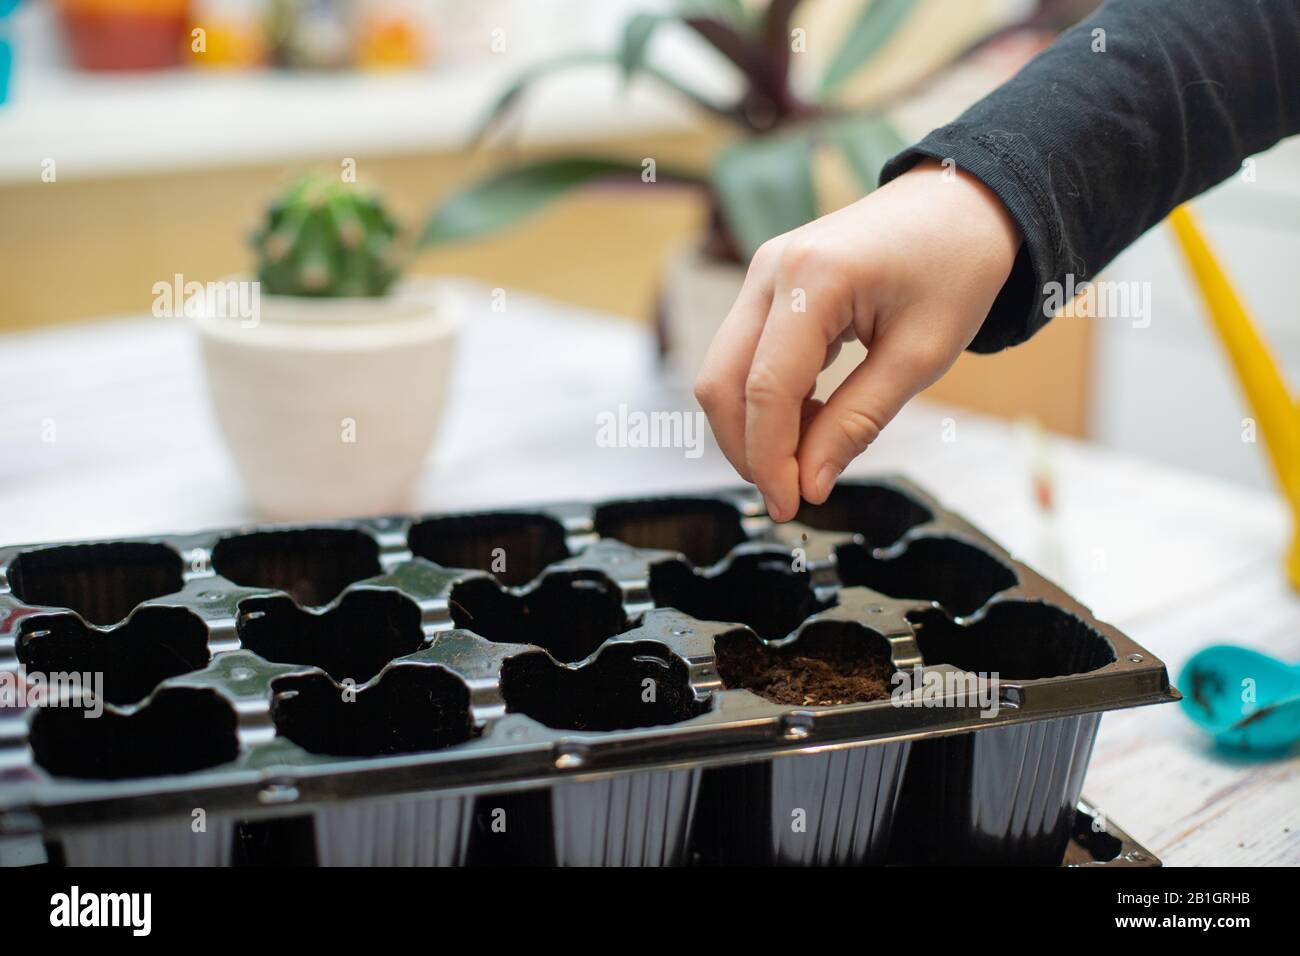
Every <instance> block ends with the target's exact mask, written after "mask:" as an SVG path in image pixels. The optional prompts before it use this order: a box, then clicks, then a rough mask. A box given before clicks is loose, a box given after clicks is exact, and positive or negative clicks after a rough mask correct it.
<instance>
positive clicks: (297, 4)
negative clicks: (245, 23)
mask: <svg viewBox="0 0 1300 956" xmlns="http://www.w3.org/2000/svg"><path fill="white" fill-rule="evenodd" d="M351 6H352V5H351V4H350V3H348V2H346V0H271V7H270V16H269V18H268V21H267V23H268V27H267V33H268V41H269V44H270V52H271V62H273V63H275V64H276V65H277V66H287V67H295V68H298V69H308V70H337V69H342V68H344V67H347V66H351V65H352V48H353V39H352V29H351V26H352V25H351V22H350V21H351Z"/></svg>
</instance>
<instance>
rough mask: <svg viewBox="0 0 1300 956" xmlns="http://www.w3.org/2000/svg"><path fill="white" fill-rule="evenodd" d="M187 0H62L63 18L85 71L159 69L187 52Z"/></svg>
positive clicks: (75, 59)
mask: <svg viewBox="0 0 1300 956" xmlns="http://www.w3.org/2000/svg"><path fill="white" fill-rule="evenodd" d="M189 6H190V5H189V2H188V0H125V2H122V0H111V2H110V0H60V2H59V4H58V9H59V22H60V24H61V25H62V28H63V36H64V39H65V40H66V42H67V44H68V49H69V52H70V53H71V55H72V60H73V62H74V63H75V64H76V65H77V66H78V67H80V68H81V69H83V70H110V71H117V70H161V69H167V68H168V67H173V66H177V65H178V64H179V63H180V62H181V57H182V55H183V53H184V50H185V38H186V35H187V34H186V27H187V26H188V23H189Z"/></svg>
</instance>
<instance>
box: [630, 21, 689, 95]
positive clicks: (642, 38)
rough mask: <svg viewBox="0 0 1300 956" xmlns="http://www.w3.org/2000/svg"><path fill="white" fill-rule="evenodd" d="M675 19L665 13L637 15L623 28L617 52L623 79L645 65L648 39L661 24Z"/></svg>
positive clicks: (648, 44)
mask: <svg viewBox="0 0 1300 956" xmlns="http://www.w3.org/2000/svg"><path fill="white" fill-rule="evenodd" d="M676 19H677V17H676V16H674V15H673V14H667V13H638V14H637V15H636V16H634V17H633V18H632V19H631V20H628V21H627V26H626V27H624V28H623V46H622V48H621V49H620V50H619V63H620V65H621V66H622V67H623V78H624V79H625V80H629V79H631V78H632V74H634V73H635V72H636V71H637V70H639V69H641V67H642V66H644V65H645V53H646V49H647V48H648V47H649V46H650V38H651V37H652V36H654V32H655V30H657V29H658V28H659V25H660V24H661V23H664V22H665V21H667V20H676Z"/></svg>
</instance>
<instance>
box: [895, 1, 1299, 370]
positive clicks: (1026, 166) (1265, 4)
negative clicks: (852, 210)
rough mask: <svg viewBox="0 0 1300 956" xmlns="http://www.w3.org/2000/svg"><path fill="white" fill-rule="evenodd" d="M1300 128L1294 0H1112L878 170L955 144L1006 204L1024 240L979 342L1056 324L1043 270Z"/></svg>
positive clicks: (1114, 245) (903, 165)
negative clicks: (1046, 303)
mask: <svg viewBox="0 0 1300 956" xmlns="http://www.w3.org/2000/svg"><path fill="white" fill-rule="evenodd" d="M1098 31H1104V32H1098ZM1298 131H1300V0H1110V2H1109V3H1107V4H1105V6H1103V7H1102V8H1101V9H1100V10H1098V11H1097V12H1096V13H1094V14H1093V15H1092V16H1091V17H1089V18H1088V19H1087V20H1084V21H1083V22H1082V23H1080V24H1078V25H1077V26H1075V27H1074V28H1072V29H1071V30H1069V31H1068V32H1066V33H1064V34H1062V35H1061V36H1060V37H1059V38H1058V39H1057V41H1056V42H1055V43H1053V44H1052V46H1051V47H1049V48H1048V49H1046V50H1044V51H1043V52H1042V53H1041V54H1040V55H1039V56H1038V57H1036V58H1035V59H1034V60H1033V61H1032V62H1031V63H1029V64H1028V65H1027V66H1026V67H1025V68H1024V69H1023V70H1021V71H1020V73H1019V74H1018V75H1017V76H1016V77H1015V78H1014V79H1012V80H1011V81H1010V82H1008V83H1007V84H1006V85H1004V86H1002V87H1001V88H999V89H998V90H996V91H995V92H994V93H992V94H990V95H989V96H987V97H986V98H985V99H983V100H981V101H980V102H978V103H976V104H975V105H974V106H972V107H971V108H970V109H969V110H967V111H966V112H965V113H963V114H962V116H961V117H960V118H959V119H958V120H957V121H956V122H954V123H950V124H949V125H947V126H943V127H941V128H939V129H937V130H935V131H934V132H932V133H930V135H928V136H927V137H925V139H923V140H921V141H920V142H919V143H917V144H916V145H915V146H913V147H912V148H911V149H909V150H906V151H905V152H903V153H901V154H899V155H898V156H895V157H894V158H893V159H892V160H890V161H889V163H887V164H886V166H885V168H884V170H883V171H882V172H881V176H880V180H881V183H882V184H883V183H885V182H888V181H889V180H891V179H893V178H894V177H896V176H898V175H900V174H902V173H903V172H905V171H906V170H907V169H909V168H910V167H911V166H913V165H914V164H915V163H917V162H918V161H919V160H920V159H921V158H922V157H927V156H928V157H933V158H935V159H939V160H943V159H945V158H951V159H952V160H953V161H954V162H955V163H956V164H957V167H958V168H960V169H963V170H965V171H966V172H969V173H971V174H972V175H974V176H976V177H977V178H979V179H980V180H981V181H983V182H984V183H985V184H986V185H987V186H988V187H989V188H990V189H992V190H993V192H994V193H996V194H997V196H998V197H999V198H1000V199H1001V200H1002V202H1003V203H1004V204H1005V205H1006V207H1007V209H1008V210H1009V211H1010V212H1011V215H1012V216H1013V218H1014V219H1015V221H1016V223H1017V224H1018V225H1019V226H1020V230H1021V232H1022V233H1023V234H1024V237H1025V243H1024V245H1023V246H1022V247H1021V250H1020V254H1019V256H1018V258H1017V260H1016V264H1015V267H1014V268H1013V269H1012V272H1011V276H1010V277H1009V278H1008V280H1007V283H1006V285H1005V286H1004V287H1003V289H1002V292H1001V293H1000V294H999V296H998V298H997V301H996V302H995V303H994V304H993V308H992V309H991V310H990V312H989V316H988V318H987V319H986V320H985V322H984V325H983V327H982V328H981V329H980V332H979V334H978V335H977V336H976V337H975V341H974V342H972V343H971V346H970V347H971V349H972V350H973V351H976V352H995V351H997V350H999V349H1003V348H1006V347H1007V346H1009V345H1015V344H1017V343H1019V342H1022V341H1024V340H1025V339H1027V338H1029V336H1031V335H1033V334H1034V333H1035V332H1036V331H1038V329H1040V328H1041V327H1042V326H1043V325H1045V324H1046V323H1047V320H1048V318H1050V314H1049V315H1044V314H1043V313H1044V299H1045V297H1046V296H1045V290H1044V286H1045V285H1047V284H1048V283H1051V282H1059V283H1061V284H1062V285H1065V284H1066V278H1065V277H1066V276H1067V275H1069V274H1073V276H1074V278H1075V281H1076V283H1078V282H1082V281H1084V280H1086V279H1089V278H1090V277H1092V276H1094V275H1095V274H1096V273H1097V271H1098V270H1099V269H1101V268H1102V267H1103V266H1105V265H1106V264H1107V263H1108V262H1110V260H1111V259H1113V258H1114V257H1115V256H1116V255H1117V254H1118V253H1119V252H1120V251H1121V250H1122V249H1124V247H1125V246H1127V245H1128V244H1129V243H1131V242H1132V241H1133V240H1134V239H1136V238H1137V237H1138V236H1140V235H1142V233H1144V232H1145V231H1146V230H1148V229H1150V228H1151V227H1152V226H1154V225H1155V224H1156V223H1158V222H1160V221H1161V220H1162V219H1164V217H1165V216H1166V215H1167V214H1168V213H1169V212H1170V210H1172V209H1173V208H1174V207H1175V206H1177V205H1178V204H1179V203H1181V202H1183V201H1184V200H1187V199H1190V198H1191V197H1193V196H1195V195H1197V194H1198V193H1201V192H1203V191H1205V190H1206V189H1209V188H1210V187H1211V186H1213V185H1215V184H1216V183H1218V182H1221V181H1222V180H1224V179H1226V178H1227V177H1229V176H1231V175H1232V174H1233V173H1234V172H1235V171H1236V170H1238V169H1239V168H1240V167H1241V163H1242V160H1244V159H1245V158H1246V157H1247V156H1250V155H1251V154H1252V153H1257V152H1260V151H1261V150H1264V149H1267V148H1268V147H1270V146H1272V145H1273V144H1274V143H1276V142H1277V141H1278V140H1280V139H1282V138H1283V137H1285V136H1288V135H1290V134H1292V133H1295V132H1298Z"/></svg>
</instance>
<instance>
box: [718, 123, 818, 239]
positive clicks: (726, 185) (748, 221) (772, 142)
mask: <svg viewBox="0 0 1300 956" xmlns="http://www.w3.org/2000/svg"><path fill="white" fill-rule="evenodd" d="M713 183H714V188H715V189H716V190H717V193H718V199H719V201H720V202H721V204H722V211H723V215H724V216H725V217H726V220H727V225H728V226H729V227H730V228H731V231H732V233H733V234H734V235H735V237H736V241H737V242H738V243H739V244H740V247H741V249H742V251H743V252H744V253H745V255H747V256H752V255H753V254H754V252H755V251H756V250H757V249H758V247H759V246H761V245H762V244H763V243H764V242H766V241H767V240H768V239H771V238H772V237H773V236H779V235H780V234H781V233H783V232H789V231H790V230H791V229H794V228H797V227H798V226H802V225H803V224H804V223H806V222H808V221H810V220H812V219H813V218H814V217H815V216H816V215H817V199H816V196H815V194H814V192H813V181H812V143H811V141H810V140H809V138H808V136H807V135H801V134H788V135H782V136H764V137H760V138H758V139H751V140H742V141H740V142H738V143H735V144H733V145H731V146H728V147H726V148H725V149H723V150H722V151H721V152H720V153H719V154H718V158H717V160H716V162H715V164H714V167H713Z"/></svg>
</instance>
